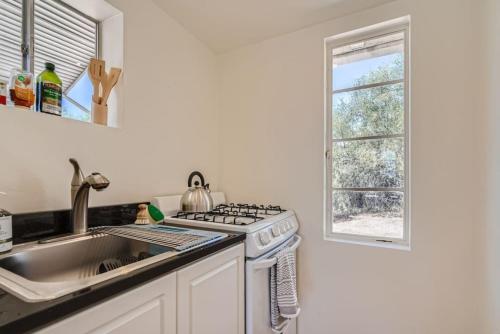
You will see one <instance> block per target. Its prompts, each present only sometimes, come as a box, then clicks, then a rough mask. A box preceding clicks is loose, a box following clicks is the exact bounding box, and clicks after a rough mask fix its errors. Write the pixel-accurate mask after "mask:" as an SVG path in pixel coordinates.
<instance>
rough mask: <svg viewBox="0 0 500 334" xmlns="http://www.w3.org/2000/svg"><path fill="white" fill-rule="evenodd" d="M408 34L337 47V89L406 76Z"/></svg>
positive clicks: (335, 71)
mask: <svg viewBox="0 0 500 334" xmlns="http://www.w3.org/2000/svg"><path fill="white" fill-rule="evenodd" d="M403 58H404V34H403V33H396V34H391V35H386V36H382V37H378V38H373V39H370V40H367V41H363V42H359V43H354V44H350V45H347V46H342V47H339V48H336V49H334V50H333V60H332V61H333V64H332V65H333V66H332V68H333V74H332V86H333V90H339V89H345V88H351V87H356V86H361V85H367V84H372V83H378V82H384V81H391V80H400V79H403V77H404V59H403Z"/></svg>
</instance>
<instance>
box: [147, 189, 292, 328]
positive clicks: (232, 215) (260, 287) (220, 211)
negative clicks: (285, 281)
mask: <svg viewBox="0 0 500 334" xmlns="http://www.w3.org/2000/svg"><path fill="white" fill-rule="evenodd" d="M212 197H213V200H214V206H215V207H214V209H213V210H212V211H210V212H206V213H190V212H179V203H180V200H181V196H164V197H155V198H153V200H152V203H153V204H154V205H156V206H157V207H158V208H159V209H160V210H161V211H162V212H163V213H164V214H165V215H166V216H167V217H166V219H165V221H166V222H169V223H173V224H177V225H185V226H190V227H205V228H214V229H221V230H225V231H235V232H244V233H246V239H245V257H246V273H245V281H246V285H245V291H246V310H245V313H246V317H245V318H246V319H245V322H246V334H275V333H276V332H274V331H273V330H272V329H271V312H270V309H271V307H270V293H269V292H270V290H269V285H270V268H271V267H272V266H273V265H274V264H276V258H275V257H274V256H275V255H276V253H277V252H279V251H280V250H281V249H283V247H285V246H288V247H290V248H291V249H292V250H293V251H295V250H296V249H297V247H299V245H300V242H301V238H300V236H298V235H297V231H298V229H299V222H298V220H297V217H296V216H295V213H294V212H293V211H292V210H286V209H282V208H281V207H280V206H275V205H274V206H273V205H267V206H265V205H253V204H233V203H226V197H225V194H224V193H217V192H216V193H212ZM299 295H300V292H299ZM295 323H296V321H295V319H293V320H291V321H287V322H284V323H283V324H282V325H283V330H282V331H281V332H282V333H284V334H295V332H296V330H295Z"/></svg>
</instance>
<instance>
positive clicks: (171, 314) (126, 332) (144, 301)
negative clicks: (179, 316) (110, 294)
mask: <svg viewBox="0 0 500 334" xmlns="http://www.w3.org/2000/svg"><path fill="white" fill-rule="evenodd" d="M176 291H177V290H176V274H175V273H172V274H169V275H167V276H164V277H162V278H159V279H157V280H155V281H153V282H151V283H148V284H146V285H144V286H141V287H138V288H136V289H133V290H131V291H129V292H126V293H124V294H123V295H120V296H118V297H114V298H112V299H110V300H108V301H105V302H103V303H101V304H99V305H97V306H95V307H92V308H90V309H88V310H86V311H83V312H81V313H78V314H76V315H74V316H72V317H70V318H68V319H65V320H63V321H60V322H58V323H56V324H54V325H52V326H49V327H47V328H45V329H43V330H41V331H39V332H38V333H39V334H68V333H71V334H83V333H86V334H88V333H91V334H138V333H141V334H175V333H176V323H175V322H176V313H175V311H176Z"/></svg>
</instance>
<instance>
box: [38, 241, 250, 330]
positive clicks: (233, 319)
mask: <svg viewBox="0 0 500 334" xmlns="http://www.w3.org/2000/svg"><path fill="white" fill-rule="evenodd" d="M244 265H245V253H244V246H243V244H239V245H237V246H234V247H232V248H229V249H227V250H223V251H221V252H219V253H216V254H214V255H211V256H209V257H207V258H206V259H203V260H201V261H198V262H196V263H194V264H192V265H189V266H187V267H185V268H183V269H181V270H179V271H178V272H175V273H171V274H169V275H166V276H163V277H160V278H158V279H156V280H154V281H152V282H150V283H147V284H145V285H142V286H139V287H137V288H135V289H133V290H130V291H128V292H125V293H124V294H122V295H119V296H117V297H114V298H111V299H109V300H107V301H105V302H102V303H101V304H98V305H97V306H95V307H92V308H90V309H87V310H85V311H82V312H80V313H78V314H76V315H74V316H71V317H69V318H67V319H65V320H62V321H60V322H57V323H55V324H54V325H51V326H49V327H46V328H44V329H42V330H41V331H39V332H37V333H38V334H68V333H71V334H84V333H85V334H139V333H140V334H175V333H178V334H244V328H245V309H244V305H245V300H244V298H245V295H244V293H245V291H244V290H245V280H244Z"/></svg>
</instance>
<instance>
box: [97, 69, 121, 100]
mask: <svg viewBox="0 0 500 334" xmlns="http://www.w3.org/2000/svg"><path fill="white" fill-rule="evenodd" d="M121 73H122V70H121V69H119V68H116V67H112V68H111V70H110V71H109V74H108V75H107V76H106V80H104V81H103V82H102V98H101V102H100V104H101V105H103V106H105V105H106V104H107V103H108V98H109V94H111V90H112V89H113V87H114V86H115V85H116V83H117V82H118V79H119V78H120V74H121Z"/></svg>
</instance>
